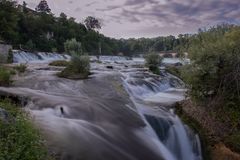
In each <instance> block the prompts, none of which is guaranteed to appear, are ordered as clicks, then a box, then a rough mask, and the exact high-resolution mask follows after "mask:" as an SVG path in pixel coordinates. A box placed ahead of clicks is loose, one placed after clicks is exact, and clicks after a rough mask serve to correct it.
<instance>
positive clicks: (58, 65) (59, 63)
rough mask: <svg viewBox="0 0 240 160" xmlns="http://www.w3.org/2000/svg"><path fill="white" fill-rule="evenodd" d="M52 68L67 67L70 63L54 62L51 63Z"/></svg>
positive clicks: (63, 61)
mask: <svg viewBox="0 0 240 160" xmlns="http://www.w3.org/2000/svg"><path fill="white" fill-rule="evenodd" d="M49 65H50V66H57V67H66V66H68V65H69V62H67V61H65V60H58V61H53V62H51V63H49Z"/></svg>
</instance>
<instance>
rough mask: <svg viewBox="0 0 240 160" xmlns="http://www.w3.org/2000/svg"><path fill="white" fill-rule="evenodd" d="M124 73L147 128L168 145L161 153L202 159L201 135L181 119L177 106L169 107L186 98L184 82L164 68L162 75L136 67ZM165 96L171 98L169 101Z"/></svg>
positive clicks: (176, 158)
mask: <svg viewBox="0 0 240 160" xmlns="http://www.w3.org/2000/svg"><path fill="white" fill-rule="evenodd" d="M122 74H123V76H124V77H125V78H124V84H125V87H126V89H127V90H128V92H129V94H130V96H131V97H132V100H133V101H134V103H135V105H136V106H137V108H138V112H139V114H140V115H143V116H142V117H143V119H144V120H145V122H146V123H147V127H150V128H149V130H151V129H152V130H154V132H155V133H156V135H157V137H158V138H159V140H160V142H161V143H162V145H163V147H164V148H165V149H164V150H165V152H161V153H162V154H163V157H164V158H165V159H167V160H170V159H174V160H202V153H201V144H200V140H199V136H198V135H197V134H195V133H194V132H193V131H192V130H191V129H189V128H188V126H186V125H184V124H183V123H182V122H181V120H180V119H179V118H178V116H177V115H175V114H174V112H173V109H170V108H169V107H167V106H168V105H170V104H173V103H175V102H177V101H180V100H183V99H184V91H185V90H184V89H182V88H183V86H184V84H183V83H182V81H181V80H179V79H178V78H177V77H174V76H172V75H170V74H168V73H166V72H164V71H162V72H161V76H160V77H158V76H155V75H152V74H149V73H148V72H143V71H140V72H136V70H133V69H130V70H128V71H125V72H122ZM151 97H155V98H154V99H152V98H151ZM163 99H167V101H166V102H167V103H166V104H164V102H165V101H164V100H163ZM162 102H163V103H162ZM161 149H162V150H163V148H161ZM166 150H167V151H166Z"/></svg>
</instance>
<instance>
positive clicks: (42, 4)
mask: <svg viewBox="0 0 240 160" xmlns="http://www.w3.org/2000/svg"><path fill="white" fill-rule="evenodd" d="M36 11H38V12H43V13H50V12H51V9H50V8H49V6H48V4H47V1H46V0H41V1H40V3H39V4H38V6H37V7H36Z"/></svg>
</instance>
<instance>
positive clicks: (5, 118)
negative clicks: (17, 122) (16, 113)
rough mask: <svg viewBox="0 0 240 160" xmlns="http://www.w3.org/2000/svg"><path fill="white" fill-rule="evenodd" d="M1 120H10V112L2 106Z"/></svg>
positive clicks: (0, 110) (0, 109)
mask: <svg viewBox="0 0 240 160" xmlns="http://www.w3.org/2000/svg"><path fill="white" fill-rule="evenodd" d="M0 120H1V121H3V122H8V121H9V115H8V112H7V111H6V110H4V109H2V108H0Z"/></svg>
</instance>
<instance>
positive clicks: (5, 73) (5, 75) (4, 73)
mask: <svg viewBox="0 0 240 160" xmlns="http://www.w3.org/2000/svg"><path fill="white" fill-rule="evenodd" d="M10 84H11V73H10V72H9V70H8V69H7V68H5V67H2V66H0V86H9V85H10Z"/></svg>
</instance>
